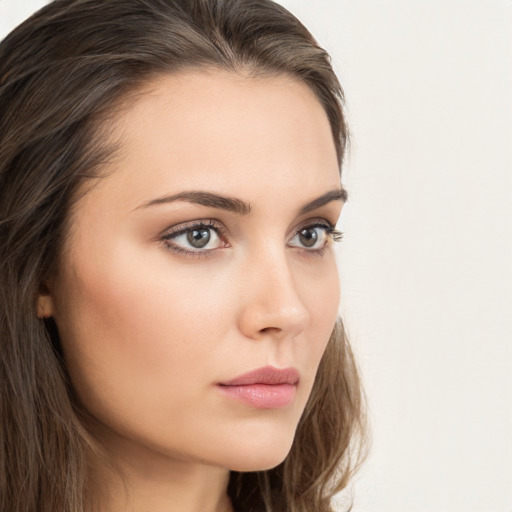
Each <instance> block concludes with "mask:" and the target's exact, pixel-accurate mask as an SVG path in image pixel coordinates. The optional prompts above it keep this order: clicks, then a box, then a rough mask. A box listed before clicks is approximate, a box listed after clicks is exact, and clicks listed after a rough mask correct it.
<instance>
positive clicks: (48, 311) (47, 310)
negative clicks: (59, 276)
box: [36, 284, 54, 318]
mask: <svg viewBox="0 0 512 512" xmlns="http://www.w3.org/2000/svg"><path fill="white" fill-rule="evenodd" d="M36 314H37V317H38V318H50V317H51V316H53V314H54V305H53V299H52V296H51V294H50V290H49V286H48V285H47V284H42V285H41V288H40V290H39V293H38V295H37V300H36Z"/></svg>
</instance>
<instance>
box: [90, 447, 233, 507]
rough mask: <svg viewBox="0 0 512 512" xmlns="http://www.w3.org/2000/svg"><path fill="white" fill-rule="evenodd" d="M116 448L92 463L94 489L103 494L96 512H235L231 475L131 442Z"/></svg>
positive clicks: (98, 495)
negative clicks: (230, 482)
mask: <svg viewBox="0 0 512 512" xmlns="http://www.w3.org/2000/svg"><path fill="white" fill-rule="evenodd" d="M110 446H112V445H110ZM116 448H118V449H117V450H116V453H115V454H112V455H113V456H112V455H110V456H108V458H106V457H101V458H99V457H95V460H94V461H93V462H92V464H91V467H92V468H93V469H92V482H91V483H92V485H91V486H89V487H90V488H93V489H97V490H98V492H97V493H96V495H95V496H93V497H92V500H93V502H94V504H93V506H91V511H92V510H94V511H95V512H96V511H101V512H147V511H148V510H151V512H233V508H232V506H231V502H230V500H229V498H228V495H227V486H228V482H229V471H228V470H226V469H224V468H218V467H214V466H208V465H206V464H202V463H201V462H197V461H183V460H178V459H176V458H173V457H170V456H168V455H167V454H161V453H158V452H155V451H152V450H148V449H147V448H145V447H134V446H133V444H131V443H130V446H126V445H125V446H124V447H121V446H117V447H116ZM120 454H122V455H120ZM119 455H120V456H119Z"/></svg>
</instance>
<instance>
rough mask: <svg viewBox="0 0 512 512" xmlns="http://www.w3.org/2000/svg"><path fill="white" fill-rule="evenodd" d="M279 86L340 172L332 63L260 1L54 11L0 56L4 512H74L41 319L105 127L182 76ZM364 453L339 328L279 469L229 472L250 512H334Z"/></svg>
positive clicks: (74, 427) (90, 4) (0, 469)
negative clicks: (319, 129)
mask: <svg viewBox="0 0 512 512" xmlns="http://www.w3.org/2000/svg"><path fill="white" fill-rule="evenodd" d="M189 68H195V69H198V68H199V69H201V68H213V69H224V70H229V71H232V72H235V73H240V72H242V73H244V74H249V75H262V74H263V75H265V74H269V75H282V74H285V75H288V76H291V77H293V78H295V79H298V80H300V81H302V82H303V83H305V84H307V85H308V86H309V87H310V88H311V90H312V91H313V92H314V93H315V95H316V97H317V98H318V100H319V102H320V103H321V105H322V106H323V108H324V110H325V112H326V114H327V116H328V119H329V122H330V125H331V129H332V135H333V140H334V144H335V146H336V151H337V155H338V161H339V165H340V170H341V165H342V162H343V156H344V153H345V149H346V145H347V129H346V124H345V119H344V115H343V108H342V106H343V93H342V89H341V86H340V84H339V82H338V80H337V78H336V76H335V74H334V72H333V70H332V67H331V64H330V60H329V56H328V55H327V53H326V52H325V51H324V50H323V49H321V48H320V47H319V46H318V45H317V43H316V41H315V40H314V39H313V37H312V36H311V34H310V33H309V32H308V31H307V30H306V28H305V27H304V26H303V25H302V24H301V23H300V22H299V21H298V20H297V19H296V18H295V17H294V16H292V15H291V14H290V13H289V12H288V11H287V10H286V9H284V8H283V7H281V6H279V5H277V4H275V3H273V2H272V1H270V0H121V1H119V0H55V1H53V2H51V3H50V4H48V5H47V6H45V7H44V8H43V9H41V10H40V11H38V12H37V13H36V14H34V15H33V16H32V17H31V18H29V19H28V20H27V21H25V22H24V23H23V24H21V25H20V26H19V27H18V28H17V29H15V30H14V31H13V32H12V33H11V34H10V35H8V36H7V38H6V39H5V40H4V41H3V42H2V43H1V44H0V386H1V387H0V509H1V510H4V511H9V512H34V511H59V512H84V511H85V510H86V509H87V505H86V503H87V497H88V493H89V492H90V489H88V472H87V463H86V460H87V457H88V454H89V453H90V449H91V441H90V439H89V438H88V433H87V431H86V429H85V428H84V426H83V423H82V422H81V421H80V419H79V418H80V414H81V411H80V410H79V407H78V405H77V403H76V400H75V399H74V396H73V390H72V389H71V386H70V383H69V379H68V377H67V371H66V365H65V362H64V361H63V359H62V355H61V351H60V346H59V339H58V333H57V330H56V327H55V324H54V323H53V321H52V320H51V319H49V320H46V321H42V320H40V319H38V318H37V316H36V312H35V302H36V297H37V294H38V293H39V292H41V287H42V286H44V282H45V280H47V279H48V278H49V277H50V276H51V275H52V274H53V273H54V272H55V270H56V268H57V267H58V264H59V256H60V254H61V251H62V247H63V243H64V240H65V237H66V232H67V221H68V219H69V217H70V212H71V209H72V207H73V200H74V197H75V195H76V191H77V189H78V188H79V186H80V185H81V184H82V183H83V181H84V180H87V179H89V178H90V177H94V176H97V175H98V173H99V172H101V168H102V164H104V163H105V162H106V160H108V158H109V157H110V156H111V151H112V148H109V147H108V146H107V145H106V144H105V142H104V137H102V133H103V131H102V128H103V127H104V126H105V125H106V124H107V122H108V120H109V119H110V118H112V117H115V115H116V108H118V107H119V106H120V105H121V104H122V102H123V100H124V99H126V98H127V97H128V96H129V95H130V93H131V92H135V91H137V90H138V89H139V88H140V87H141V86H143V85H145V84H147V83H148V82H149V81H150V80H152V79H153V78H155V77H157V76H159V75H162V74H168V73H176V72H178V71H180V70H183V69H189ZM363 439H364V414H363V400H362V391H361V387H360V382H359V378H358V374H357V370H356V366H355V363H354V359H353V356H352V353H351V350H350V347H349V344H348V342H347V339H346V336H345V333H344V331H343V327H342V325H341V322H338V324H337V326H336V328H335V329H334V331H333V333H332V336H331V339H330V341H329V344H328V347H327V350H326V352H325V355H324V357H323V359H322V361H321V364H320V368H319V370H318V375H317V379H316V381H315V384H314V387H313V392H312V395H311V397H310V399H309V401H308V403H307V406H306V409H305V412H304V414H303V416H302V418H301V420H300V423H299V426H298V429H297V432H296V436H295V440H294V443H293V446H292V448H291V451H290V453H289V455H288V456H287V458H286V460H285V461H284V462H283V463H282V464H280V465H279V466H277V467H276V468H274V469H271V470H268V471H262V472H258V473H236V472H233V473H232V475H231V479H230V484H229V488H228V492H229V495H230V497H231V499H232V502H233V505H234V507H235V509H237V510H243V511H244V512H251V511H254V512H260V511H263V510H266V511H268V512H270V511H272V512H288V511H289V512H306V511H307V512H313V511H314V512H330V511H331V510H332V508H331V504H330V502H331V498H332V496H333V495H334V493H336V492H338V491H339V490H341V489H343V488H344V487H345V486H346V484H347V482H348V479H349V477H350V475H351V474H352V472H353V470H354V468H355V466H356V465H357V462H358V456H359V454H360V448H361V446H363V444H362V440H363Z"/></svg>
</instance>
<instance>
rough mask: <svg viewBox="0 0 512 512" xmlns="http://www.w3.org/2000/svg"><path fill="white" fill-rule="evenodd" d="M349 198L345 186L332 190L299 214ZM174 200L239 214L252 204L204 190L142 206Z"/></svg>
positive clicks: (172, 196)
mask: <svg viewBox="0 0 512 512" xmlns="http://www.w3.org/2000/svg"><path fill="white" fill-rule="evenodd" d="M347 198H348V194H347V191H346V190H345V189H344V188H338V189H334V190H330V191H329V192H326V193H325V194H322V195H321V196H320V197H317V198H316V199H313V200H312V201H309V202H308V203H306V204H304V205H303V206H301V207H300V208H299V215H304V214H305V213H309V212H310V211H312V210H316V209H317V208H320V207H322V206H324V205H326V204H327V203H330V202H331V201H343V202H345V201H346V200H347ZM174 201H187V202H189V203H194V204H200V205H202V206H208V207H210V208H219V209H221V210H227V211H229V212H233V213H237V214H239V215H247V214H248V213H250V211H251V205H250V204H249V203H245V202H244V201H242V200H241V199H237V198H236V197H228V196H222V195H220V194H214V193H212V192H202V191H189V192H180V193H179V194H173V195H167V196H162V197H158V198H156V199H152V200H151V201H147V202H146V203H143V204H142V205H141V207H143V208H148V207H150V206H154V205H159V204H166V203H172V202H174ZM139 208H140V207H139Z"/></svg>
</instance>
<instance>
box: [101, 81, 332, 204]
mask: <svg viewBox="0 0 512 512" xmlns="http://www.w3.org/2000/svg"><path fill="white" fill-rule="evenodd" d="M113 133H114V136H115V138H116V140H117V141H118V147H119V151H118V153H117V158H116V159H114V160H113V161H112V163H111V164H109V166H110V167H111V168H110V169H109V170H111V171H114V172H111V173H109V177H108V178H107V179H106V180H105V181H106V182H110V185H111V187H113V188H115V189H116V191H117V193H118V194H119V193H120V194H121V195H122V194H123V192H124V193H125V196H126V200H127V201H129V202H130V203H131V204H132V206H133V207H134V208H135V207H136V206H137V203H140V202H141V201H144V200H148V199H151V197H152V196H155V195H162V194H163V193H170V192H175V191H177V189H179V190H178V191H181V190H187V189H197V188H198V187H199V188H201V189H204V190H210V191H214V192H222V193H225V192H228V193H229V192H231V193H233V194H234V195H239V194H240V193H242V194H244V193H247V194H249V195H251V194H252V193H255V192H256V188H255V187H254V185H255V184H256V182H261V183H265V184H266V185H267V186H268V185H271V186H272V187H273V188H280V189H281V190H282V191H284V190H285V189H287V188H290V186H292V185H293V184H294V183H297V182H299V183H300V184H301V186H302V187H304V189H305V190H309V192H310V193H309V195H314V194H315V193H317V192H319V193H323V192H324V191H325V189H326V188H336V187H337V186H338V187H339V173H338V164H337V156H336V150H335V146H334V142H333V138H332V132H331V128H330V125H329V122H328V119H327V115H326V114H325V111H324V109H323V107H322V106H321V104H320V102H319V101H318V100H317V98H316V96H315V95H314V93H313V92H312V91H311V90H310V88H309V87H308V86H307V85H305V84H304V83H302V82H300V81H297V80H296V79H293V78H291V77H289V76H264V77H257V78H254V77H247V76H241V75H239V74H235V73H230V72H226V71H208V72H206V71H189V72H183V73H180V74H173V75H165V76H161V77H158V79H155V80H154V81H152V82H151V83H149V84H148V85H146V86H145V87H144V89H142V90H140V91H138V94H137V95H136V96H135V99H134V100H133V101H131V103H130V105H129V106H127V107H126V108H125V109H123V111H122V113H120V114H119V115H118V117H117V118H116V119H115V120H114V125H113ZM102 181H103V180H102ZM105 185H106V184H105ZM103 186H104V185H103V183H101V184H100V188H103ZM111 187H110V188H111ZM229 189H232V190H229ZM260 191H261V190H260Z"/></svg>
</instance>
